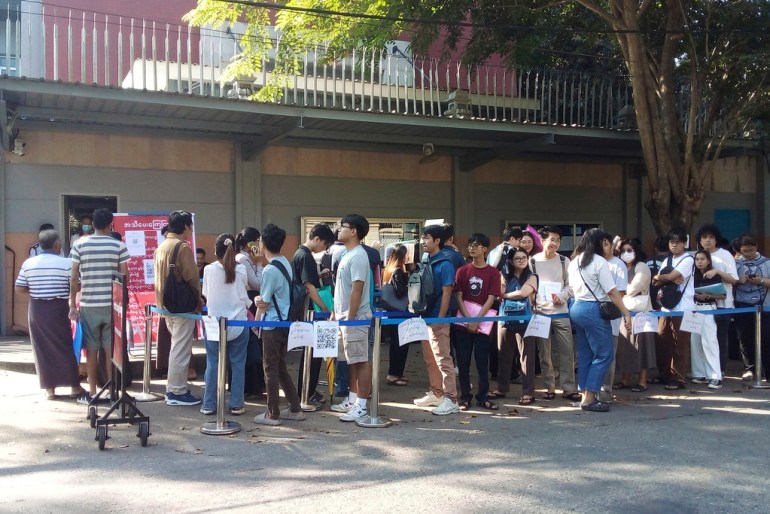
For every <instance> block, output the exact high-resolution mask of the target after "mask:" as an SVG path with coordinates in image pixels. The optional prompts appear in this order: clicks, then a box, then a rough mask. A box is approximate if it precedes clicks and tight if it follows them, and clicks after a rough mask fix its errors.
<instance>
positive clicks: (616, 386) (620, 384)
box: [612, 381, 626, 389]
mask: <svg viewBox="0 0 770 514" xmlns="http://www.w3.org/2000/svg"><path fill="white" fill-rule="evenodd" d="M612 388H613V389H625V388H626V384H624V383H623V382H622V381H620V382H615V383H614V384H613V385H612Z"/></svg>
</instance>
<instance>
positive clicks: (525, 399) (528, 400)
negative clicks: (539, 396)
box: [519, 396, 535, 405]
mask: <svg viewBox="0 0 770 514" xmlns="http://www.w3.org/2000/svg"><path fill="white" fill-rule="evenodd" d="M533 403H535V399H534V398H533V397H532V396H522V397H521V398H519V405H532V404H533Z"/></svg>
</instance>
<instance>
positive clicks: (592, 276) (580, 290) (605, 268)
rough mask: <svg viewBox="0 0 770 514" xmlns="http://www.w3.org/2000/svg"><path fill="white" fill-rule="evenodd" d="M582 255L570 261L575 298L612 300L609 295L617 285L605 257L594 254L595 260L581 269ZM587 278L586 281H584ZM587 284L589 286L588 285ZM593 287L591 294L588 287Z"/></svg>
mask: <svg viewBox="0 0 770 514" xmlns="http://www.w3.org/2000/svg"><path fill="white" fill-rule="evenodd" d="M581 258H582V255H578V256H576V257H575V258H574V259H572V261H571V262H570V263H569V268H567V270H568V271H569V284H570V286H571V287H572V290H573V291H574V293H575V300H576V301H577V300H580V301H582V302H595V301H597V299H598V300H599V301H600V302H608V301H610V297H609V296H608V295H607V293H609V292H610V291H612V290H613V289H616V287H615V279H614V278H613V277H612V273H611V272H610V268H609V265H608V264H607V261H606V260H604V257H601V256H599V255H594V258H593V260H592V261H591V262H590V263H589V264H588V266H586V267H585V268H583V269H580V267H579V265H580V260H581ZM584 280H585V281H584ZM586 286H587V287H586ZM589 287H590V288H591V290H592V291H593V293H594V294H595V295H596V298H594V294H591V291H589V289H588V288H589Z"/></svg>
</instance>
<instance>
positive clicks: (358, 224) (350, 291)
mask: <svg viewBox="0 0 770 514" xmlns="http://www.w3.org/2000/svg"><path fill="white" fill-rule="evenodd" d="M368 233H369V221H368V220H367V219H366V218H364V217H363V216H361V215H358V214H348V215H347V216H345V217H344V218H342V220H341V221H340V230H339V233H338V236H337V239H339V240H340V241H342V243H343V244H344V245H345V249H346V252H345V254H344V255H343V256H342V258H341V259H340V264H339V267H338V268H337V282H336V285H335V288H334V314H333V317H334V319H335V320H338V321H346V320H350V321H353V320H366V321H369V320H371V319H372V309H371V306H370V303H369V298H368V295H369V289H370V287H371V277H372V274H371V270H370V268H369V257H368V256H367V254H366V250H364V248H363V246H361V242H362V241H363V239H364V237H366V234H368ZM339 349H340V357H343V356H344V358H345V360H346V361H347V363H348V370H349V373H350V375H349V377H350V378H349V382H348V384H349V386H348V387H349V389H350V392H349V394H348V397H347V398H346V399H345V400H343V401H342V402H341V403H338V404H336V405H332V411H334V412H341V413H343V414H342V416H340V421H356V420H357V419H360V418H363V417H364V416H367V415H368V409H367V405H366V403H367V402H366V399H367V398H368V397H369V393H370V392H371V385H372V367H371V364H370V363H369V325H368V324H366V325H364V326H341V327H340V342H339Z"/></svg>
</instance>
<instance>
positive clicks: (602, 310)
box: [578, 266, 623, 321]
mask: <svg viewBox="0 0 770 514" xmlns="http://www.w3.org/2000/svg"><path fill="white" fill-rule="evenodd" d="M578 273H580V278H582V279H583V283H584V284H585V285H586V287H587V288H588V290H589V291H590V292H591V295H592V296H593V297H594V298H596V295H595V294H594V291H593V289H591V286H589V285H588V282H586V279H585V277H584V276H583V272H582V271H580V267H579V266H578ZM596 301H597V302H599V316H601V317H602V319H608V320H610V321H612V320H614V319H618V318H620V317H622V316H623V313H622V312H620V309H618V306H617V305H615V303H614V302H612V301H609V302H600V301H599V299H598V298H596Z"/></svg>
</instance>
